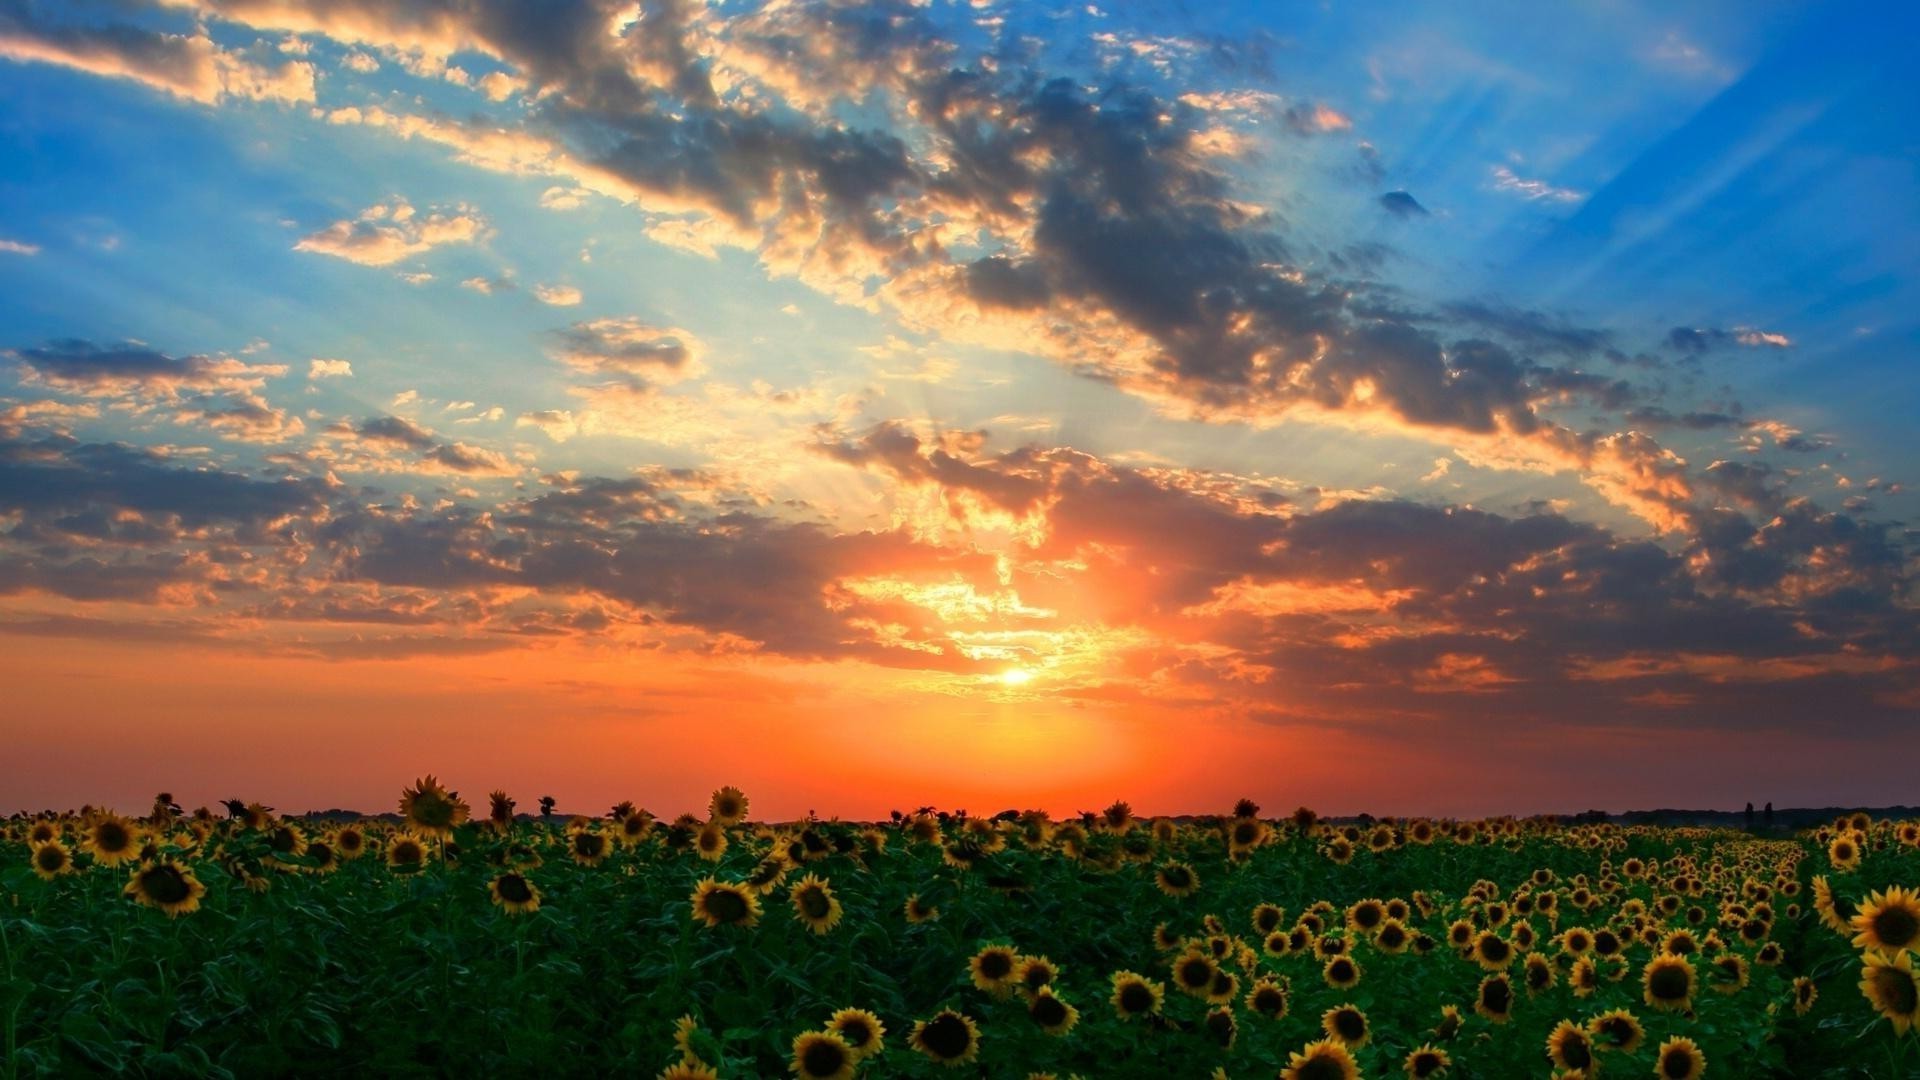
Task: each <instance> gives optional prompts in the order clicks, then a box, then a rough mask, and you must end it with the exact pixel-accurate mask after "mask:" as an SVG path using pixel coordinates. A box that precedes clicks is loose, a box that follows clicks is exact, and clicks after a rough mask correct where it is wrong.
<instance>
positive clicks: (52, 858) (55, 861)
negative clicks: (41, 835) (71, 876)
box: [33, 844, 67, 872]
mask: <svg viewBox="0 0 1920 1080" xmlns="http://www.w3.org/2000/svg"><path fill="white" fill-rule="evenodd" d="M33 862H34V865H35V866H38V867H39V868H40V869H42V870H46V871H48V872H52V871H54V870H58V869H60V868H61V867H63V866H65V865H67V856H66V853H65V852H63V851H61V850H60V849H59V848H57V847H54V846H53V845H52V844H48V845H46V846H45V847H42V848H40V849H39V850H38V851H35V852H34V853H33Z"/></svg>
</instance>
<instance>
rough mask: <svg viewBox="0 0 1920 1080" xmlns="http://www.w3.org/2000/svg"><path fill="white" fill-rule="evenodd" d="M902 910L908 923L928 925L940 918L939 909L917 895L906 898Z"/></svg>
mask: <svg viewBox="0 0 1920 1080" xmlns="http://www.w3.org/2000/svg"><path fill="white" fill-rule="evenodd" d="M903 910H904V911H905V913H906V916H907V921H908V922H910V923H930V922H934V921H936V920H938V919H939V918H940V909H939V908H937V907H935V906H933V905H932V904H930V903H928V902H927V901H925V900H923V899H921V897H920V894H919V893H914V894H913V895H912V896H909V897H907V902H906V904H905V905H903Z"/></svg>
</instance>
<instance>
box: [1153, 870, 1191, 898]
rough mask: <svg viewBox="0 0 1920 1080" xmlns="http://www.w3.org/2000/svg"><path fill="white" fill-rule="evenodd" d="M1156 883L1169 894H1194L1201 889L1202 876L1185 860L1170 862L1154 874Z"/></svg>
mask: <svg viewBox="0 0 1920 1080" xmlns="http://www.w3.org/2000/svg"><path fill="white" fill-rule="evenodd" d="M1153 880H1154V884H1155V885H1156V886H1158V887H1159V889H1160V891H1161V892H1163V893H1166V894H1167V895H1168V896H1192V895H1193V894H1194V893H1195V892H1198V891H1199V889H1200V877H1199V875H1197V874H1195V873H1194V872H1193V867H1191V866H1188V865H1187V864H1186V863H1183V862H1170V863H1168V864H1166V865H1165V866H1162V867H1161V868H1160V869H1159V870H1158V871H1156V872H1155V873H1154V876H1153Z"/></svg>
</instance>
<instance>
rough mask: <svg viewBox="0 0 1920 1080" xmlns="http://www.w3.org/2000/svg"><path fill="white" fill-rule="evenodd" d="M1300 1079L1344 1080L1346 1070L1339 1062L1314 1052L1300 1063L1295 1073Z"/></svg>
mask: <svg viewBox="0 0 1920 1080" xmlns="http://www.w3.org/2000/svg"><path fill="white" fill-rule="evenodd" d="M1295 1075H1297V1076H1299V1077H1300V1080H1346V1075H1347V1071H1346V1070H1345V1069H1343V1068H1341V1066H1340V1063H1339V1062H1338V1061H1336V1060H1334V1059H1332V1058H1330V1057H1328V1056H1326V1055H1323V1054H1315V1055H1313V1056H1312V1057H1310V1058H1308V1059H1307V1060H1306V1061H1303V1062H1301V1063H1300V1069H1299V1071H1298V1072H1297V1073H1296V1074H1295Z"/></svg>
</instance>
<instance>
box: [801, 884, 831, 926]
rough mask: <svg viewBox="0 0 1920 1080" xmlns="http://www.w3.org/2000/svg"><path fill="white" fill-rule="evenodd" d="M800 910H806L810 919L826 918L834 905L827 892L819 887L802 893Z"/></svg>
mask: <svg viewBox="0 0 1920 1080" xmlns="http://www.w3.org/2000/svg"><path fill="white" fill-rule="evenodd" d="M800 910H801V911H804V912H806V915H807V918H809V919H824V918H826V917H827V913H828V912H829V911H831V910H833V907H832V904H831V903H830V902H829V901H828V900H827V894H826V893H824V892H822V891H821V890H819V889H808V890H807V891H806V892H803V893H801V894H800Z"/></svg>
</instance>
